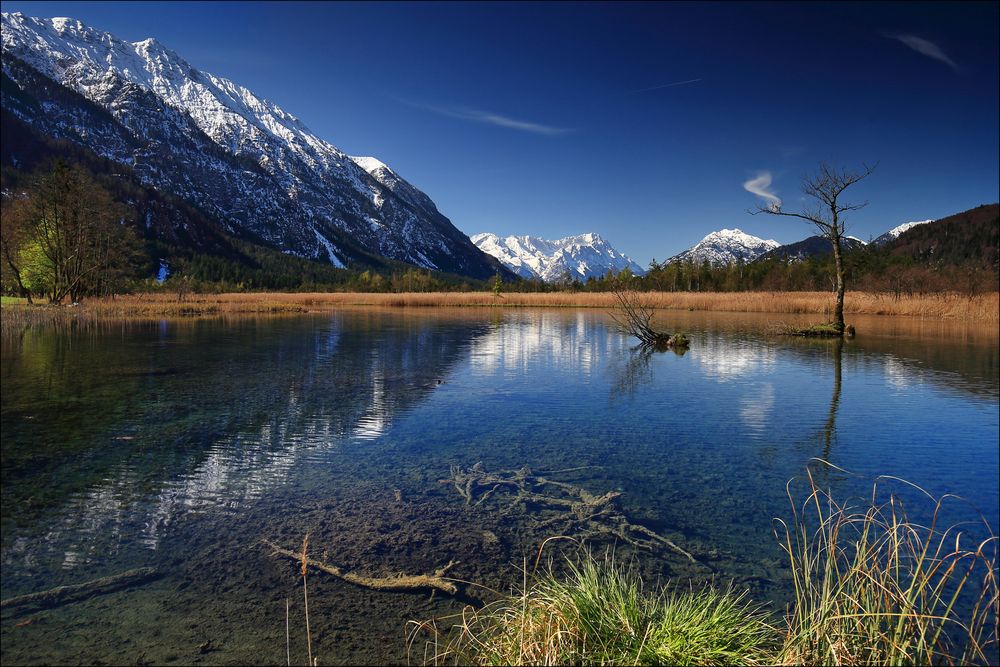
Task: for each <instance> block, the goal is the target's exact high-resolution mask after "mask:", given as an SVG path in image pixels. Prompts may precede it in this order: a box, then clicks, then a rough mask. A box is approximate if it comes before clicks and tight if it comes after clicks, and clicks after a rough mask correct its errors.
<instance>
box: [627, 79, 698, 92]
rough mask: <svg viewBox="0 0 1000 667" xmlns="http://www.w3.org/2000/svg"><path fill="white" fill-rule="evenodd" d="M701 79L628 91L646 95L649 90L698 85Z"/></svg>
mask: <svg viewBox="0 0 1000 667" xmlns="http://www.w3.org/2000/svg"><path fill="white" fill-rule="evenodd" d="M699 81H701V79H687V80H686V81H674V82H673V83H661V84H660V85H658V86H650V87H649V88H639V89H638V90H630V91H629V93H647V92H649V91H651V90H662V89H663V88H674V87H675V86H686V85H688V84H689V83H698V82H699Z"/></svg>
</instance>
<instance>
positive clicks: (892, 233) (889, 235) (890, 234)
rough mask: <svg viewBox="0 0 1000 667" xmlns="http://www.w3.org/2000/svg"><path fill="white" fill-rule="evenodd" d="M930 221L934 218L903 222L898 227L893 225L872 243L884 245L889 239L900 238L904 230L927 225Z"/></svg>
mask: <svg viewBox="0 0 1000 667" xmlns="http://www.w3.org/2000/svg"><path fill="white" fill-rule="evenodd" d="M929 222H934V221H933V220H917V221H915V222H904V223H903V224H901V225H899V226H897V227H893V228H892V229H890V230H889V231H887V232H886V233H885V234H882V235H881V236H879V237H878V238H876V239H875V240H874V241H872V245H875V246H883V245H885V244H886V243H888V242H889V241H895V240H896V239H898V238H899V235H900V234H902V233H903V232H905V231H907V230H908V229H913V228H914V227H916V226H917V225H926V224H927V223H929Z"/></svg>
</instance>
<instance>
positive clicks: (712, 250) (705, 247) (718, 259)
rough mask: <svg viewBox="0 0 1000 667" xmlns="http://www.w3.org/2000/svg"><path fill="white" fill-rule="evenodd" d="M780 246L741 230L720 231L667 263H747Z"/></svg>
mask: <svg viewBox="0 0 1000 667" xmlns="http://www.w3.org/2000/svg"><path fill="white" fill-rule="evenodd" d="M779 245H781V244H780V243H778V242H777V241H772V240H765V239H762V238H758V237H756V236H751V235H750V234H746V233H744V232H742V231H741V230H739V229H720V230H719V231H717V232H712V233H711V234H709V235H708V236H706V237H705V238H703V239H702V240H701V241H699V242H698V243H696V244H695V245H693V246H692V247H690V248H688V249H687V250H685V251H684V252H682V253H680V254H677V255H675V256H673V257H671V258H670V259H669V260H667V261H668V262H683V261H687V260H691V261H693V262H694V263H695V264H701V263H702V262H705V261H708V263H709V264H712V265H725V264H730V263H732V262H744V263H747V262H752V261H753V260H755V259H757V258H758V257H760V256H761V255H763V254H764V253H765V252H767V251H768V250H773V249H774V248H777V247H778V246H779Z"/></svg>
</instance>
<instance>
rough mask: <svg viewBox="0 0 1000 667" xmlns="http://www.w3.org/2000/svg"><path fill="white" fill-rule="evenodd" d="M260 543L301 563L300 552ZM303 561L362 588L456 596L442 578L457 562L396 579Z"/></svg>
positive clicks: (313, 561) (269, 543) (449, 581)
mask: <svg viewBox="0 0 1000 667" xmlns="http://www.w3.org/2000/svg"><path fill="white" fill-rule="evenodd" d="M262 541H263V543H264V544H266V545H267V546H269V547H271V549H272V552H273V554H274V555H277V556H284V557H285V558H290V559H292V560H294V561H296V562H299V563H301V562H302V554H301V553H300V552H298V551H290V550H288V549H282V548H281V547H279V546H278V545H277V544H275V543H274V542H271V541H269V540H262ZM305 561H306V563H307V564H308V565H309V566H311V567H314V568H316V569H317V570H319V571H321V572H326V573H327V574H331V575H333V576H335V577H337V578H338V579H342V580H343V581H346V582H347V583H349V584H354V585H355V586H362V587H364V588H371V589H373V590H376V591H416V590H423V589H427V588H430V589H433V590H438V591H441V592H442V593H447V594H448V595H457V594H458V586H456V585H455V583H454V582H453V581H451V580H449V579H446V578H445V576H444V575H445V573H446V572H447V571H448V570H450V569H451V568H453V567H454V566H456V565H458V561H451V562H450V563H448V564H447V565H445V566H444V567H442V568H440V569H438V570H436V571H435V572H434V574H416V575H412V574H410V575H407V574H404V575H399V576H396V577H365V576H363V575H360V574H355V573H353V572H345V571H344V570H342V569H341V568H339V567H337V566H336V565H329V564H327V563H323V562H321V561H318V560H315V559H313V558H308V557H307V558H306V559H305Z"/></svg>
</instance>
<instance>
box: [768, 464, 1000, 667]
mask: <svg viewBox="0 0 1000 667" xmlns="http://www.w3.org/2000/svg"><path fill="white" fill-rule="evenodd" d="M821 463H823V464H824V465H829V464H826V463H825V462H821ZM808 478H809V489H810V492H809V494H808V496H807V497H806V499H805V501H804V502H803V503H802V504H801V506H798V504H797V503H796V502H795V500H794V499H793V498H792V495H791V493H789V501H790V503H791V508H792V518H791V521H790V522H788V523H786V522H785V521H783V520H775V535H776V536H777V538H778V542H779V544H780V546H781V548H782V549H783V550H784V551H785V554H786V556H787V558H788V562H789V565H790V567H791V575H792V582H793V586H794V602H793V604H792V605H791V606H790V608H789V610H788V612H787V615H786V623H787V637H786V640H785V643H784V647H783V649H782V652H781V656H780V660H781V662H782V663H783V664H824V665H932V664H949V665H950V664H963V665H964V664H992V663H994V661H995V660H996V652H997V639H998V635H997V617H998V616H997V612H998V595H997V538H996V536H994V535H993V533H992V530H991V529H990V528H989V526H988V525H986V522H985V520H984V521H983V523H982V525H981V526H979V527H978V528H980V529H984V530H982V531H980V532H982V534H983V537H981V538H979V539H973V538H970V537H969V536H968V535H967V534H965V533H963V531H962V530H960V528H961V526H948V527H941V526H940V525H939V524H940V522H941V519H942V515H943V513H944V512H945V503H946V502H948V501H952V500H955V497H954V496H944V497H943V498H940V499H936V498H934V497H932V496H931V495H930V494H928V493H927V492H926V491H924V490H923V489H921V488H919V487H917V486H916V485H913V484H910V483H909V482H905V481H903V480H899V479H898V478H893V477H881V478H878V479H877V480H876V481H875V483H874V485H873V488H872V495H871V497H870V498H869V499H867V500H866V501H865V502H863V503H859V504H858V505H857V506H852V505H849V504H838V503H837V502H836V501H834V499H833V498H832V497H830V495H829V494H828V493H826V492H824V491H822V490H821V489H820V488H819V487H818V485H817V484H816V483H815V480H814V478H813V475H812V473H811V472H809V474H808ZM890 483H892V484H899V485H902V489H901V490H904V491H905V490H910V491H915V492H916V493H917V495H918V497H920V496H923V497H924V498H925V499H926V500H928V502H929V503H930V506H931V507H930V509H931V512H930V514H929V516H930V520H929V522H928V523H927V524H926V525H924V524H921V523H918V522H915V521H912V520H910V519H909V517H908V515H907V511H906V509H905V507H904V504H903V502H902V500H901V496H900V495H897V494H895V493H891V494H889V495H888V497H884V487H887V486H889V485H890ZM970 528H971V527H970Z"/></svg>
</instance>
